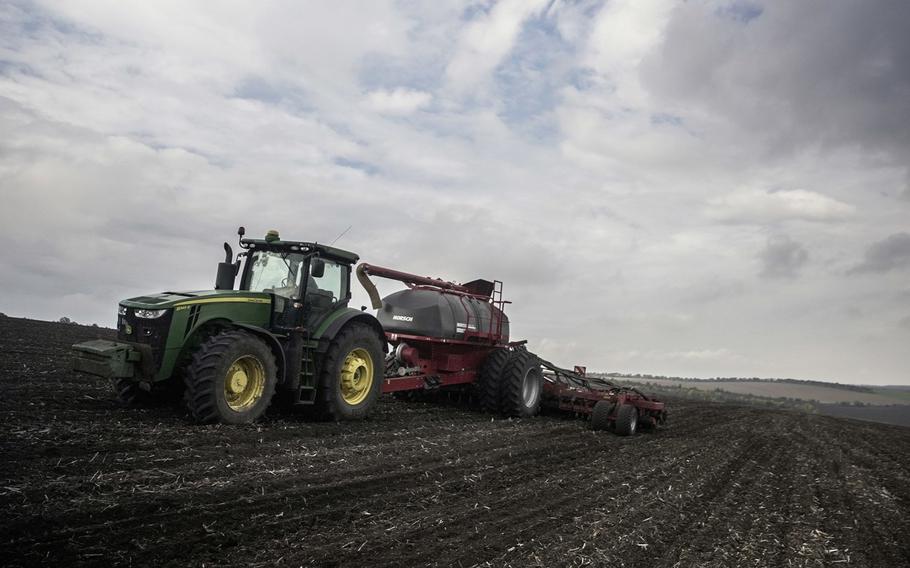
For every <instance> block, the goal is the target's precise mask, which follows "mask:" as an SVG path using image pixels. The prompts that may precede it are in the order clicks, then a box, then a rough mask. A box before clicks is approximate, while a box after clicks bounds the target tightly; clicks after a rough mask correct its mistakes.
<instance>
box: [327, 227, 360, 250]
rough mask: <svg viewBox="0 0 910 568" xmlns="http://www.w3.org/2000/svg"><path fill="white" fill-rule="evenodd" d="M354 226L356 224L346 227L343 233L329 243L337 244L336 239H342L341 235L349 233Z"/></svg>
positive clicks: (330, 244)
mask: <svg viewBox="0 0 910 568" xmlns="http://www.w3.org/2000/svg"><path fill="white" fill-rule="evenodd" d="M353 226H354V225H348V228H347V229H345V230H343V231H341V234H340V235H338V236H337V237H335V240H334V241H332V242H330V243H329V246H332V245H334V244H335V241H337V240H338V239H340V238H341V237H343V236H345V235H346V234H347V232H348V231H350V230H351V227H353Z"/></svg>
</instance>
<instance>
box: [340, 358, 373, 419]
mask: <svg viewBox="0 0 910 568" xmlns="http://www.w3.org/2000/svg"><path fill="white" fill-rule="evenodd" d="M372 386H373V358H372V357H370V352H369V351H367V350H366V349H361V348H359V347H358V348H357V349H354V350H352V351H351V352H350V353H348V356H347V357H345V358H344V364H342V366H341V398H342V399H343V400H344V401H345V402H346V403H348V404H350V405H351V406H353V405H355V404H360V403H361V402H363V401H364V400H365V399H366V398H367V396H369V394H370V390H371V388H372Z"/></svg>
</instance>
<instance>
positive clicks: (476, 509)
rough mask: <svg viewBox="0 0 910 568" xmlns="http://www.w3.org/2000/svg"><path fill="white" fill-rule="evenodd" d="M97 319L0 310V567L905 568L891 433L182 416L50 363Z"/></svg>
mask: <svg viewBox="0 0 910 568" xmlns="http://www.w3.org/2000/svg"><path fill="white" fill-rule="evenodd" d="M109 333H110V332H109V331H107V330H101V329H95V328H87V327H81V326H74V325H61V324H52V323H46V322H32V321H28V320H21V319H14V318H0V416H2V421H3V423H4V424H5V425H6V432H5V435H4V436H3V437H2V438H0V452H2V460H0V505H2V507H3V511H4V514H3V517H2V519H0V558H3V560H4V564H6V565H21V566H33V565H36V564H56V565H72V564H99V565H109V564H113V563H116V564H133V565H161V564H167V563H177V564H191V565H201V564H207V565H219V566H223V565H239V566H258V565H270V566H271V565H275V564H278V565H282V566H284V565H287V566H297V565H319V566H359V565H371V566H379V565H395V566H427V565H440V566H453V565H454V566H459V565H460V566H472V565H488V566H504V565H513V566H585V565H591V566H674V565H676V566H828V565H835V566H840V565H844V566H907V565H910V469H908V468H910V429H907V428H900V427H892V426H885V425H877V424H866V423H859V422H853V421H846V420H838V419H834V418H828V417H822V416H813V415H805V414H797V413H785V412H778V411H770V410H760V409H753V408H746V407H736V406H721V405H703V404H696V403H682V402H678V403H673V404H672V406H671V409H670V410H671V415H670V424H669V426H668V427H666V428H665V429H663V430H660V431H658V432H656V433H644V434H641V435H639V436H636V437H634V438H620V437H617V436H614V435H612V434H609V433H594V432H590V431H588V430H586V429H585V428H584V423H583V422H582V421H580V420H574V419H565V418H560V417H555V416H544V417H539V418H536V419H532V420H522V421H518V420H516V421H509V420H499V419H497V420H491V418H490V417H489V416H486V415H483V414H479V413H477V412H473V411H470V410H466V409H463V408H455V407H452V406H437V405H432V404H427V403H405V402H398V401H395V400H393V399H389V400H384V401H383V402H382V403H381V404H380V405H379V408H378V412H376V414H375V416H374V417H373V418H372V419H371V420H368V421H366V422H362V423H341V424H316V423H308V422H304V421H302V420H300V419H298V418H296V417H295V416H289V415H280V414H276V415H271V416H270V417H269V419H268V420H267V421H266V422H264V423H261V424H257V425H252V426H248V427H225V426H209V427H199V426H193V425H190V424H189V423H188V422H187V421H186V419H185V417H184V415H183V413H182V411H180V410H179V409H176V408H171V407H162V408H154V409H141V410H126V409H120V408H117V407H116V406H115V405H114V403H113V400H112V398H111V395H110V392H109V390H108V387H107V385H106V384H103V383H100V382H97V381H94V380H92V379H90V378H87V377H82V376H77V375H74V374H73V373H71V372H70V371H69V370H68V368H69V355H68V348H69V346H70V345H71V344H72V343H75V342H77V341H81V340H84V339H88V338H91V337H95V336H101V337H108V336H109Z"/></svg>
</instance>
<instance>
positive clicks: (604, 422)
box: [591, 400, 616, 430]
mask: <svg viewBox="0 0 910 568" xmlns="http://www.w3.org/2000/svg"><path fill="white" fill-rule="evenodd" d="M615 406H616V405H615V404H614V403H612V402H610V401H608V400H598V401H597V402H596V403H595V404H594V410H593V411H592V412H591V430H606V429H608V428H609V427H610V416H611V415H612V414H613V409H614V408H615Z"/></svg>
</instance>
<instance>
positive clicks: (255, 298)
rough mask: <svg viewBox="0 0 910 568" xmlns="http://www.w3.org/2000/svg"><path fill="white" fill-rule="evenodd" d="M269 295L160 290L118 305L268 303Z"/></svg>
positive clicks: (154, 307)
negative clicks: (158, 292)
mask: <svg viewBox="0 0 910 568" xmlns="http://www.w3.org/2000/svg"><path fill="white" fill-rule="evenodd" d="M271 301H272V299H271V295H270V294H267V293H265V292H250V291H247V290H239V291H238V290H197V291H193V292H161V293H160V294H149V295H147V296H137V297H135V298H130V299H128V300H123V301H122V302H120V305H122V306H126V307H128V308H139V309H146V310H161V309H167V308H176V307H178V306H185V305H190V304H212V303H217V302H225V303H227V302H244V303H251V304H269V303H271Z"/></svg>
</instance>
